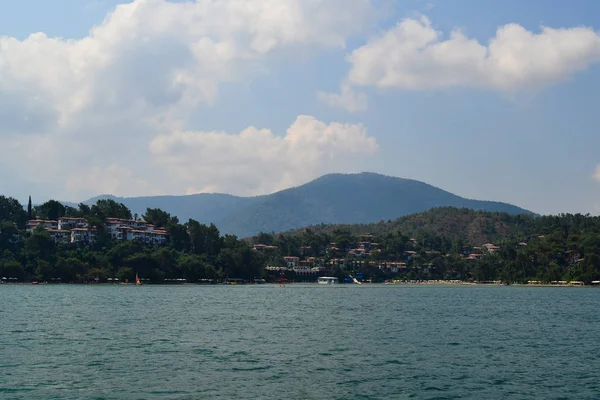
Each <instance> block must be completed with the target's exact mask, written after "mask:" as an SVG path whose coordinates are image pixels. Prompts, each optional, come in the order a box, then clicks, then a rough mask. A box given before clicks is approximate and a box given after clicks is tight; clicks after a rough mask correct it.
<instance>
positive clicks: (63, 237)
mask: <svg viewBox="0 0 600 400" xmlns="http://www.w3.org/2000/svg"><path fill="white" fill-rule="evenodd" d="M46 231H47V232H48V233H49V234H50V236H51V237H52V239H54V242H55V243H69V242H70V241H71V232H70V231H67V230H62V229H46Z"/></svg>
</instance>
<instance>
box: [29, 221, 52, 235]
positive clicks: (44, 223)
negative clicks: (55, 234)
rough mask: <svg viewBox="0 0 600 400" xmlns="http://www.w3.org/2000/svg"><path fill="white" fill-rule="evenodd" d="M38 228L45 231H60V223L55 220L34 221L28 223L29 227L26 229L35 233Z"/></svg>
mask: <svg viewBox="0 0 600 400" xmlns="http://www.w3.org/2000/svg"><path fill="white" fill-rule="evenodd" d="M38 226H41V227H43V228H44V229H58V221H54V220H45V219H32V220H30V221H27V225H26V227H25V229H26V230H27V232H33V230H34V229H35V228H37V227H38Z"/></svg>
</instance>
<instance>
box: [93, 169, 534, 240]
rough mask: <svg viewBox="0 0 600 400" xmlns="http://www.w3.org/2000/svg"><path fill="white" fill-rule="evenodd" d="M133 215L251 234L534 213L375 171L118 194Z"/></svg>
mask: <svg viewBox="0 0 600 400" xmlns="http://www.w3.org/2000/svg"><path fill="white" fill-rule="evenodd" d="M106 198H111V199H113V200H115V201H119V202H122V203H124V204H125V205H126V206H127V207H129V208H130V209H131V211H132V212H133V213H137V214H140V215H141V214H143V213H144V212H145V211H146V208H148V207H149V208H161V209H163V210H165V211H167V212H169V213H171V214H172V215H177V216H178V217H179V219H180V220H181V221H186V220H188V219H189V218H193V219H195V220H198V221H200V222H203V223H214V224H215V225H216V226H217V227H218V228H219V230H220V231H221V232H222V233H230V234H235V235H237V236H242V237H245V236H252V235H254V234H257V233H260V232H281V231H287V230H292V229H297V228H302V227H306V226H310V225H318V224H355V223H370V222H376V221H380V220H386V221H387V220H395V219H397V218H399V217H402V216H405V215H409V214H415V213H420V212H424V211H427V210H430V209H432V208H436V207H446V206H450V207H458V208H469V209H473V210H483V211H499V212H506V213H509V214H521V213H526V214H532V213H531V212H530V211H528V210H524V209H522V208H519V207H517V206H514V205H511V204H507V203H501V202H494V201H479V200H471V199H466V198H463V197H460V196H457V195H454V194H452V193H450V192H447V191H445V190H443V189H440V188H437V187H435V186H432V185H429V184H427V183H425V182H421V181H417V180H413V179H407V178H398V177H393V176H389V175H383V174H378V173H374V172H360V173H351V174H342V173H332V174H327V175H323V176H321V177H319V178H317V179H314V180H312V181H310V182H308V183H305V184H303V185H300V186H297V187H292V188H289V189H285V190H281V191H279V192H275V193H273V194H269V195H263V196H256V197H238V196H233V195H228V194H221V193H211V194H209V193H202V194H194V195H186V196H146V197H128V198H124V197H117V196H112V195H101V196H96V197H94V198H92V199H90V200H87V201H86V202H85V203H86V204H93V203H95V202H96V201H97V200H99V199H106Z"/></svg>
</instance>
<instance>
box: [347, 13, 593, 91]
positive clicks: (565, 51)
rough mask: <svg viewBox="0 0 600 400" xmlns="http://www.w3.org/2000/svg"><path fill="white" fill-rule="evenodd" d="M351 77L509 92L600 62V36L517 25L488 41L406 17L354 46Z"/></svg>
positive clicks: (393, 84)
mask: <svg viewBox="0 0 600 400" xmlns="http://www.w3.org/2000/svg"><path fill="white" fill-rule="evenodd" d="M348 61H349V62H350V64H351V71H350V74H349V77H348V81H349V82H350V84H352V85H355V86H376V87H381V88H399V89H410V90H427V89H435V88H446V87H451V86H474V87H483V88H492V89H497V90H504V91H514V90H520V89H523V88H539V87H543V86H545V85H549V84H552V83H555V82H558V81H560V80H563V79H565V78H567V77H569V76H571V75H572V74H574V73H575V72H577V71H580V70H584V69H586V68H588V67H589V66H590V65H592V64H594V63H597V62H599V61H600V35H598V34H597V33H596V32H594V31H593V30H592V29H590V28H584V27H576V28H567V29H553V28H549V27H542V28H541V31H540V32H539V33H534V32H530V31H528V30H526V29H525V28H523V27H522V26H520V25H518V24H508V25H504V26H501V27H499V28H498V30H497V31H496V35H495V36H494V37H493V38H491V39H490V40H489V43H488V44H487V45H482V44H481V43H479V42H478V41H477V40H475V39H470V38H468V37H467V36H466V35H465V34H463V33H462V32H460V31H457V30H455V31H453V32H452V33H451V34H450V36H449V37H448V38H444V37H443V34H442V33H441V32H439V31H436V30H435V29H434V28H433V27H432V25H431V22H430V21H429V19H427V18H426V17H422V18H421V19H420V20H415V19H406V20H404V21H402V22H400V23H399V24H397V25H396V26H395V27H394V28H392V29H390V30H388V31H387V32H384V33H383V34H382V35H380V36H378V37H376V38H374V39H372V40H371V41H369V42H368V43H367V44H365V45H364V46H362V47H360V48H358V49H356V50H354V51H353V52H352V53H351V54H350V56H349V57H348Z"/></svg>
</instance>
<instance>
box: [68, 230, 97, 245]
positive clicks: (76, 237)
mask: <svg viewBox="0 0 600 400" xmlns="http://www.w3.org/2000/svg"><path fill="white" fill-rule="evenodd" d="M95 240H96V229H94V228H73V229H71V243H86V244H87V243H92V242H94V241H95Z"/></svg>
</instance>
